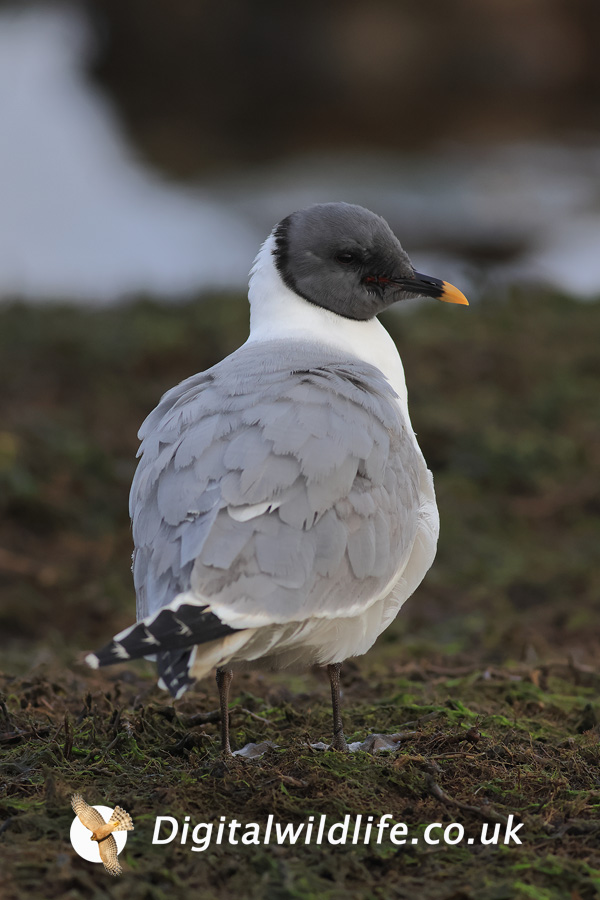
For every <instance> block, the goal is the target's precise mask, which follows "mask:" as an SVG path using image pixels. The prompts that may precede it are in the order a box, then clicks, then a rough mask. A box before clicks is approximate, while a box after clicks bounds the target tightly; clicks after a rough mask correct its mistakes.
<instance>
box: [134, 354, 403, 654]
mask: <svg viewBox="0 0 600 900" xmlns="http://www.w3.org/2000/svg"><path fill="white" fill-rule="evenodd" d="M264 348H265V345H262V346H261V347H258V346H251V345H247V346H246V347H244V348H241V350H240V351H238V352H237V353H235V354H233V355H232V356H231V357H228V359H227V360H224V361H223V363H220V364H219V365H218V366H216V367H215V368H214V369H212V370H209V371H208V372H207V373H204V374H203V375H200V376H195V377H194V378H192V379H189V380H188V381H187V382H183V384H182V385H179V386H178V387H177V388H175V389H174V390H173V391H171V392H169V394H167V395H165V397H164V398H163V400H162V401H161V404H160V405H159V406H158V407H157V409H156V410H155V411H154V412H153V413H152V414H151V415H150V416H149V417H148V419H147V420H146V422H145V423H144V426H143V427H142V430H141V431H140V437H142V438H143V441H142V445H141V448H140V452H141V455H142V458H141V461H140V464H139V466H138V469H137V472H136V475H135V479H134V482H133V486H132V491H131V514H132V519H133V535H134V541H135V546H136V550H135V556H134V566H133V571H134V579H135V585H136V591H137V597H138V618H146V617H148V616H154V615H156V614H157V613H159V611H160V610H161V609H162V608H163V607H164V606H166V605H167V604H169V603H170V602H171V601H173V599H174V598H175V597H176V596H177V595H178V594H180V593H183V592H186V591H190V589H191V590H192V591H193V593H194V595H195V596H196V597H198V598H199V599H202V600H203V601H204V602H205V604H206V605H207V606H208V604H210V608H211V609H215V608H217V606H218V609H219V617H220V618H219V624H220V623H221V622H222V621H226V622H227V623H228V624H233V625H235V627H236V628H244V627H254V626H255V625H257V624H267V623H268V624H272V623H274V622H288V621H301V620H303V619H305V618H307V617H309V616H312V615H325V614H326V615H327V616H332V617H333V616H336V615H339V616H346V615H354V614H356V612H357V611H360V610H361V608H364V607H365V605H368V604H369V603H370V602H372V601H373V600H374V599H375V597H376V596H377V595H379V594H380V593H381V592H382V591H384V590H385V587H386V585H387V584H388V583H389V582H390V580H391V579H393V577H394V574H395V573H396V572H397V571H398V569H399V568H400V567H401V566H402V561H403V560H406V559H407V557H408V555H409V553H410V549H411V547H412V544H413V541H414V538H415V534H416V529H417V524H418V523H417V519H418V507H419V489H418V484H419V465H420V456H419V454H418V451H417V449H416V447H415V444H414V441H413V439H412V435H410V434H409V432H408V430H407V427H406V424H405V423H404V422H403V421H402V418H401V414H400V411H399V407H398V405H397V403H396V396H395V394H394V392H393V391H392V389H391V388H390V386H389V384H388V382H387V381H386V380H385V378H384V377H383V375H382V374H381V373H380V372H379V371H378V370H377V369H375V368H374V367H371V366H368V365H367V364H364V363H361V362H359V361H358V360H357V361H356V362H349V361H347V360H346V361H339V360H336V359H335V358H333V359H332V360H330V361H327V360H326V361H325V362H323V358H322V354H321V355H315V358H314V359H310V358H307V352H306V347H305V346H303V347H296V348H294V346H293V345H292V346H290V345H289V344H283V343H282V344H281V345H280V344H279V342H272V345H271V353H270V354H269V356H268V358H266V357H265V349H264ZM178 615H179V614H178ZM202 616H203V617H204V619H203V620H202V621H200V620H199V619H198V612H197V611H196V613H195V619H194V621H193V622H192V621H189V622H188V621H185V620H184V619H185V617H184V616H183V615H181V616H179V618H178V620H177V628H178V629H180V632H179V631H178V634H179V633H180V634H181V641H180V644H179V646H180V647H185V646H187V647H189V646H190V645H191V644H192V643H194V641H192V640H190V637H189V635H186V629H187V630H188V631H189V630H190V628H191V630H192V631H193V632H194V633H195V634H196V633H197V630H198V627H199V626H201V627H203V628H206V629H208V631H209V632H210V628H211V627H214V626H215V617H214V616H212V613H210V612H207V613H202ZM223 627H227V626H223ZM217 630H218V629H217ZM229 630H231V629H229ZM152 631H154V629H152ZM152 631H148V637H147V642H148V653H152V652H154V649H157V648H154V647H153V641H154V644H157V645H158V644H159V641H158V640H156V638H154V637H153V634H152ZM214 636H215V637H216V636H219V635H218V634H217V632H216V631H215V634H214ZM186 639H187V642H186ZM199 639H200V640H202V641H204V640H209V639H211V637H210V636H203V637H201V638H199ZM196 642H198V641H196Z"/></svg>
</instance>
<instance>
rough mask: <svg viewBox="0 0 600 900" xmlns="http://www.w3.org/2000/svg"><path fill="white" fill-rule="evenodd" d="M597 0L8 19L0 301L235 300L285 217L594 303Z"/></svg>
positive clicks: (46, 9)
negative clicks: (345, 226)
mask: <svg viewBox="0 0 600 900" xmlns="http://www.w3.org/2000/svg"><path fill="white" fill-rule="evenodd" d="M599 36H600V6H599V5H598V4H597V3H595V2H593V0H577V2H567V0H552V2H546V0H543V2H542V0H527V2H523V3H513V2H510V0H492V2H488V3H486V4H476V3H474V2H471V0H457V2H455V3H439V2H429V3H427V4H421V5H420V6H419V5H416V4H411V3H408V2H401V3H395V4H393V3H388V2H384V0H377V2H375V3H369V4H367V3H364V2H363V3H361V2H350V3H344V4H341V3H337V2H335V3H331V4H327V5H325V6H324V5H322V4H317V3H314V2H313V3H310V2H309V3H306V4H303V5H302V13H301V14H299V11H298V9H297V8H296V7H295V6H292V7H289V6H287V5H283V7H282V6H281V5H279V6H278V5H277V4H275V3H274V2H267V3H261V4H244V3H242V2H234V0H228V2H226V3H224V4H219V5H218V9H216V8H214V7H211V5H210V4H207V3H204V2H199V3H188V2H185V0H176V2H173V3H170V4H164V3H161V2H159V0H143V2H142V0H137V2H128V3H122V2H117V0H88V2H85V3H80V4H77V5H55V4H51V3H46V4H39V3H38V4H28V3H23V2H21V3H18V4H14V3H0V121H1V123H2V127H1V130H0V198H1V202H0V298H3V299H5V300H6V299H15V298H25V299H28V300H35V301H39V300H56V299H60V300H65V299H68V300H72V301H76V302H78V303H111V302H115V301H118V300H121V299H123V298H126V297H131V296H139V295H140V294H145V295H155V296H160V297H161V298H171V297H172V298H177V297H179V298H181V297H186V296H192V295H197V294H198V293H202V292H205V291H208V290H210V289H214V288H219V289H235V290H238V289H240V290H241V289H243V288H244V286H245V283H246V280H247V273H248V270H249V268H250V265H251V262H252V259H253V257H254V255H255V253H256V250H257V248H258V245H259V243H260V242H261V241H262V240H263V239H264V238H265V236H266V235H267V233H268V232H269V230H270V229H271V227H272V226H273V224H274V223H275V222H276V221H278V220H279V219H280V218H281V217H283V216H284V215H286V214H287V213H289V212H290V211H291V210H292V209H295V208H298V207H301V206H305V205H308V204H310V203H313V202H319V201H328V200H338V199H344V200H347V201H349V202H355V203H359V204H362V205H364V206H367V207H370V208H372V209H373V210H375V211H377V212H379V213H381V214H382V215H384V216H385V217H386V218H387V219H388V221H389V222H390V224H391V225H392V227H393V228H394V229H395V230H396V232H397V233H398V235H399V236H400V238H401V240H402V241H403V243H404V246H405V247H406V249H407V250H408V251H409V253H410V255H411V258H412V260H413V262H414V263H415V265H416V267H417V268H418V269H420V270H421V271H425V272H429V273H431V274H432V275H437V276H439V277H442V278H445V279H447V280H451V281H454V282H455V283H457V284H459V285H460V286H461V287H462V288H463V289H465V290H466V291H467V292H468V293H469V295H470V296H471V297H477V296H478V295H479V294H480V293H482V292H485V293H486V294H488V295H489V294H492V295H493V294H499V295H502V294H503V293H505V292H506V290H507V289H509V288H510V286H511V285H513V284H515V283H516V282H518V283H520V284H523V283H525V284H529V283H539V284H545V285H549V286H551V287H553V288H556V289H558V290H562V291H565V292H566V293H569V294H571V295H574V296H577V297H579V298H582V299H583V298H588V299H589V298H597V297H598V296H599V295H600V104H599V98H600V74H599V72H600V69H599V67H598V65H597V56H596V47H597V39H598V37H599Z"/></svg>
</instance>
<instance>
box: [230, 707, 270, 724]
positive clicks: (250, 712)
mask: <svg viewBox="0 0 600 900" xmlns="http://www.w3.org/2000/svg"><path fill="white" fill-rule="evenodd" d="M231 712H233V713H235V712H242V713H245V714H246V715H247V716H251V717H252V718H253V719H256V720H257V721H258V722H264V724H265V725H272V724H273V723H272V722H271V721H270V720H269V719H265V718H264V717H263V716H259V715H257V714H256V713H253V712H252V711H251V710H249V709H246V708H245V707H244V706H238V707H237V709H232V710H231Z"/></svg>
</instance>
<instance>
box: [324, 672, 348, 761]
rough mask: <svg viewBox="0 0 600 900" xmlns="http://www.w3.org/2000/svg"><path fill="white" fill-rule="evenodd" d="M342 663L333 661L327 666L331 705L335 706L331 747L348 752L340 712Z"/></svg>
mask: <svg viewBox="0 0 600 900" xmlns="http://www.w3.org/2000/svg"><path fill="white" fill-rule="evenodd" d="M341 668H342V664H341V663H333V665H330V666H327V674H328V675H329V681H330V683H331V705H332V708H333V740H332V742H331V747H333V749H334V750H342V751H344V752H348V744H347V743H346V738H345V737H344V729H343V727H342V715H341V712H340V669H341Z"/></svg>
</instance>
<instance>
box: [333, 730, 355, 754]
mask: <svg viewBox="0 0 600 900" xmlns="http://www.w3.org/2000/svg"><path fill="white" fill-rule="evenodd" d="M329 749H330V750H339V752H340V753H348V752H349V750H350V748H349V747H348V742H347V741H346V738H345V737H344V732H343V731H338V732H337V733H336V734H334V736H333V740H332V742H331V744H330V745H329Z"/></svg>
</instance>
